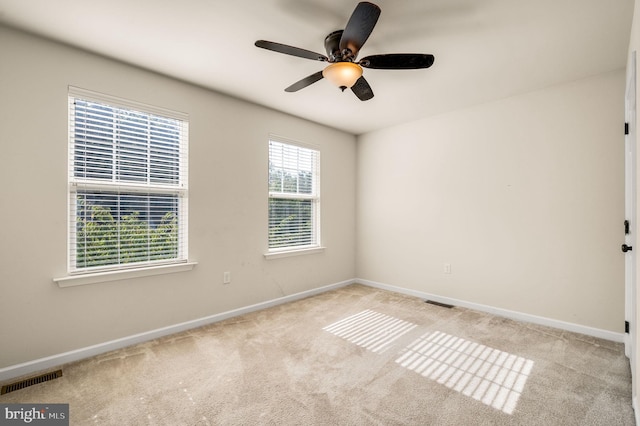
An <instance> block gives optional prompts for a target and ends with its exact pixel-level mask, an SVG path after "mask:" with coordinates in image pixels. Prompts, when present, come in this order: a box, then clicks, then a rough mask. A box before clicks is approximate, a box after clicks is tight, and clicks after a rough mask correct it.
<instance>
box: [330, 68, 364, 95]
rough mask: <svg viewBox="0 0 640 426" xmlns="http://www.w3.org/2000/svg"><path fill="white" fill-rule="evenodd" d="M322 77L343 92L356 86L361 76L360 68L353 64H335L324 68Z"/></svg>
mask: <svg viewBox="0 0 640 426" xmlns="http://www.w3.org/2000/svg"><path fill="white" fill-rule="evenodd" d="M322 76H323V77H324V78H326V79H327V80H329V81H330V82H331V83H333V84H335V85H336V86H338V87H339V88H341V89H342V90H344V89H346V88H348V87H352V86H353V85H354V84H356V81H357V80H358V79H359V78H360V77H361V76H362V67H361V66H360V65H358V64H354V63H353V62H336V63H333V64H331V65H329V66H328V67H326V68H325V69H324V70H323V71H322Z"/></svg>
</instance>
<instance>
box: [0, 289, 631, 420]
mask: <svg viewBox="0 0 640 426" xmlns="http://www.w3.org/2000/svg"><path fill="white" fill-rule="evenodd" d="M353 283H360V284H363V285H367V286H370V287H375V288H379V289H382V290H388V291H393V292H396V293H400V294H406V295H408V296H414V297H419V298H423V299H429V300H433V301H436V302H440V303H447V304H450V305H456V306H462V307H465V308H469V309H475V310H477V311H481V312H487V313H491V314H494V315H498V316H501V317H505V318H511V319H514V320H518V321H525V322H530V323H534V324H540V325H544V326H548V327H554V328H558V329H561V330H567V331H572V332H576V333H582V334H585V335H588V336H594V337H598V338H601V339H605V340H611V341H614V342H624V334H623V333H615V332H612V331H607V330H601V329H597V328H592V327H587V326H582V325H578V324H573V323H568V322H564V321H558V320H554V319H550V318H544V317H539V316H535V315H529V314H524V313H521V312H515V311H510V310H507V309H500V308H495V307H492V306H487V305H481V304H478V303H472V302H467V301H464V300H458V299H453V298H450V297H443V296H438V295H434V294H430V293H425V292H421V291H417V290H411V289H407V288H403V287H396V286H393V285H389V284H383V283H379V282H376V281H370V280H365V279H351V280H346V281H342V282H339V283H335V284H331V285H327V286H323V287H318V288H315V289H312V290H307V291H303V292H300V293H295V294H291V295H289V296H284V297H280V298H277V299H272V300H268V301H266V302H261V303H257V304H255V305H250V306H246V307H243V308H239V309H234V310H231V311H227V312H222V313H219V314H215V315H211V316H207V317H204V318H199V319H196V320H192V321H187V322H183V323H180V324H175V325H171V326H168V327H163V328H159V329H156V330H151V331H148V332H144V333H139V334H135V335H132V336H127V337H123V338H121V339H116V340H111V341H109V342H104V343H99V344H97V345H93V346H88V347H85V348H80V349H76V350H73V351H69V352H64V353H61V354H56V355H52V356H49V357H45V358H40V359H36V360H33V361H28V362H25V363H22V364H16V365H11V366H9V367H5V368H1V369H0V382H1V381H6V380H10V379H13V378H16V377H20V376H24V375H28V374H32V373H35V372H39V371H43V370H48V369H51V368H53V367H58V366H61V365H64V364H68V363H70V362H74V361H78V360H81V359H84V358H88V357H91V356H95V355H99V354H102V353H105V352H109V351H112V350H116V349H120V348H124V347H126V346H131V345H135V344H138V343H142V342H146V341H149V340H153V339H157V338H159V337H163V336H168V335H170V334H174V333H179V332H181V331H186V330H190V329H193V328H197V327H201V326H204V325H208V324H213V323H215V322H219V321H222V320H225V319H228V318H232V317H236V316H239V315H244V314H248V313H250V312H255V311H259V310H261V309H266V308H270V307H273V306H277V305H281V304H283V303H287V302H293V301H295V300H299V299H303V298H305V297H309V296H314V295H317V294H320V293H324V292H327V291H330V290H334V289H337V288H341V287H345V286H347V285H349V284H353ZM633 404H634V409H635V408H636V406H635V404H636V401H635V399H634V401H633ZM637 413H638V412H637V410H636V417H637V416H638V414H637ZM638 424H640V421H639V422H638Z"/></svg>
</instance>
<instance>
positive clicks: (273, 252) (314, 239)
mask: <svg viewBox="0 0 640 426" xmlns="http://www.w3.org/2000/svg"><path fill="white" fill-rule="evenodd" d="M272 143H276V144H281V145H284V146H287V147H289V148H295V149H296V150H304V151H307V152H311V153H313V159H312V163H313V166H312V170H311V172H312V184H311V188H312V189H311V193H309V194H307V193H301V192H299V191H298V192H285V191H272V190H271V182H270V179H271V162H272V155H271V147H272ZM267 156H268V178H267V189H268V201H267V203H268V205H269V204H270V203H271V201H272V200H274V199H281V200H294V201H296V200H299V201H311V222H312V224H311V242H310V243H309V244H302V245H300V244H296V245H283V246H277V247H272V241H271V227H272V225H271V215H270V211H271V209H270V208H268V213H267V253H265V257H266V258H268V259H273V258H278V257H287V256H292V255H301V254H312V253H318V252H321V251H323V250H324V247H323V246H322V245H321V241H322V239H321V220H320V219H321V205H322V203H321V191H320V188H321V173H320V171H321V152H320V149H319V147H318V146H316V145H312V144H308V143H303V142H299V141H295V140H291V139H288V138H284V137H281V136H277V135H273V134H270V135H269V141H268V153H267ZM297 171H300V169H297Z"/></svg>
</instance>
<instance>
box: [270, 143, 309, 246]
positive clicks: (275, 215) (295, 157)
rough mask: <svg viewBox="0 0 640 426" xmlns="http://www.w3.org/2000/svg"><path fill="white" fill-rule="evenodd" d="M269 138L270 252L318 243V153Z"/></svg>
mask: <svg viewBox="0 0 640 426" xmlns="http://www.w3.org/2000/svg"><path fill="white" fill-rule="evenodd" d="M274 139H275V138H271V140H270V141H269V251H270V252H275V251H282V250H297V249H306V248H314V247H319V245H320V152H319V151H317V150H314V149H310V148H305V147H302V146H298V145H293V144H290V143H285V142H282V141H279V140H274Z"/></svg>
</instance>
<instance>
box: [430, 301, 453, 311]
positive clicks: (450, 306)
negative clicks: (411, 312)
mask: <svg viewBox="0 0 640 426" xmlns="http://www.w3.org/2000/svg"><path fill="white" fill-rule="evenodd" d="M425 303H428V304H430V305H436V306H440V307H441V308H447V309H451V308H453V305H447V304H446V303H440V302H434V301H433V300H426V301H425Z"/></svg>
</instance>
